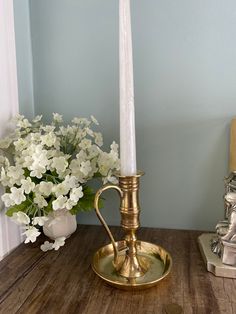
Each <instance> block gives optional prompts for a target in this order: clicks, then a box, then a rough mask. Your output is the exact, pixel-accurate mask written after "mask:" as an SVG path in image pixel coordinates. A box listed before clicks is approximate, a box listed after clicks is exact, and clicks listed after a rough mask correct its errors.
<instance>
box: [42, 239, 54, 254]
mask: <svg viewBox="0 0 236 314" xmlns="http://www.w3.org/2000/svg"><path fill="white" fill-rule="evenodd" d="M52 246H53V243H50V242H48V241H45V242H44V243H43V244H42V245H41V246H40V249H41V250H42V251H43V252H47V251H50V250H52V249H53V247H52Z"/></svg>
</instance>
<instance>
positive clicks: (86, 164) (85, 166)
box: [80, 160, 92, 176]
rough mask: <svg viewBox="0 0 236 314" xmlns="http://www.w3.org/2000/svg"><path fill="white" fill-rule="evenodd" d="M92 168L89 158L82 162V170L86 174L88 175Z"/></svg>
mask: <svg viewBox="0 0 236 314" xmlns="http://www.w3.org/2000/svg"><path fill="white" fill-rule="evenodd" d="M91 170H92V167H91V164H90V161H89V160H87V161H85V162H84V161H82V162H81V166H80V171H81V172H83V174H84V175H85V176H87V175H88V174H89V172H90V171H91Z"/></svg>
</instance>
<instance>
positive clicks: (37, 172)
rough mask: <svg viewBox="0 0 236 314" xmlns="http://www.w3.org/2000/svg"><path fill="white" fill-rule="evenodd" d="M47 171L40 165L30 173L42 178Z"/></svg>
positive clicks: (32, 175)
mask: <svg viewBox="0 0 236 314" xmlns="http://www.w3.org/2000/svg"><path fill="white" fill-rule="evenodd" d="M45 172H46V171H45V168H43V167H38V168H35V169H34V170H32V171H31V172H30V175H31V177H36V178H38V179H41V178H42V176H43V173H45Z"/></svg>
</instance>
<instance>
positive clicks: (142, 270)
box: [92, 172, 172, 290]
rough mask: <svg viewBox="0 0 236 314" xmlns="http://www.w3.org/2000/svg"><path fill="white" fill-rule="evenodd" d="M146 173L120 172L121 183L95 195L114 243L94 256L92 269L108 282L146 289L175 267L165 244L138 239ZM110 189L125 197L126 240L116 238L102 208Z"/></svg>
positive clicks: (122, 216)
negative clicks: (142, 182) (102, 199)
mask: <svg viewBox="0 0 236 314" xmlns="http://www.w3.org/2000/svg"><path fill="white" fill-rule="evenodd" d="M142 175H143V172H138V174H137V175H134V176H121V175H119V176H118V177H119V185H105V186H103V187H102V188H101V189H99V190H98V191H97V193H96V196H95V202H94V206H95V210H96V214H97V216H98V218H99V220H100V221H101V223H102V225H103V226H104V228H105V230H106V232H107V234H108V236H109V238H110V240H111V244H108V245H106V246H104V247H102V248H100V249H99V250H98V251H97V252H96V253H95V255H94V258H93V262H92V268H93V270H94V271H95V273H96V274H97V275H98V276H99V277H100V278H102V279H103V280H105V281H106V282H107V283H108V284H111V285H112V286H115V287H117V288H121V289H126V290H129V289H144V288H149V287H152V286H154V285H155V284H157V282H158V281H160V280H161V279H163V278H164V277H166V276H167V275H168V274H169V272H170V269H171V265H172V259H171V256H170V254H169V253H168V252H167V251H166V250H164V249H163V248H162V247H160V246H158V245H155V244H152V243H148V242H143V241H139V240H137V237H136V231H137V229H138V228H139V226H140V222H139V215H140V207H139V181H140V177H141V176H142ZM109 189H115V190H116V191H117V192H118V193H119V195H120V199H121V204H120V214H121V227H122V228H123V229H124V231H125V233H126V235H125V238H124V240H121V241H117V242H116V241H115V240H114V237H113V235H112V233H111V231H110V229H109V227H108V225H107V224H106V222H105V220H104V218H103V217H102V215H101V213H100V210H99V206H98V204H99V198H100V196H101V194H102V193H103V192H104V191H106V190H109Z"/></svg>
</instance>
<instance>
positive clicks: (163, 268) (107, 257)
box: [92, 241, 172, 290]
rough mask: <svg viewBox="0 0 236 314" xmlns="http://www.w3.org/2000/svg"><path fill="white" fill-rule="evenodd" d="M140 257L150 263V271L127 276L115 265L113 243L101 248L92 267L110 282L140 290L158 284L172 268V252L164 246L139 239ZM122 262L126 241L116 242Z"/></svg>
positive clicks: (129, 288) (119, 286)
mask: <svg viewBox="0 0 236 314" xmlns="http://www.w3.org/2000/svg"><path fill="white" fill-rule="evenodd" d="M136 245H137V251H138V258H139V259H140V260H142V261H143V262H144V263H147V264H148V266H149V267H148V271H147V272H146V273H145V274H144V275H143V276H141V277H139V278H125V277H123V276H121V275H119V273H118V272H117V271H116V269H115V268H114V265H113V260H114V250H113V246H112V244H108V245H106V246H104V247H102V248H100V249H99V250H98V251H97V252H96V253H95V254H94V257H93V262H92V268H93V270H94V272H95V273H96V274H97V275H98V276H99V277H100V278H102V279H103V280H105V281H106V282H107V283H108V284H110V285H112V286H114V287H116V288H120V289H124V290H139V289H146V288H150V287H152V286H154V285H156V284H157V283H158V282H159V281H160V280H162V279H163V278H165V277H166V276H167V275H168V274H169V272H170V269H171V266H172V259H171V256H170V254H169V253H168V252H167V251H166V250H164V249H163V248H162V247H160V246H158V245H155V244H152V243H148V242H143V241H137V244H136ZM116 246H117V248H118V252H119V256H118V259H119V261H120V263H121V264H122V262H123V261H124V258H125V249H126V242H125V241H118V242H116Z"/></svg>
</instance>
